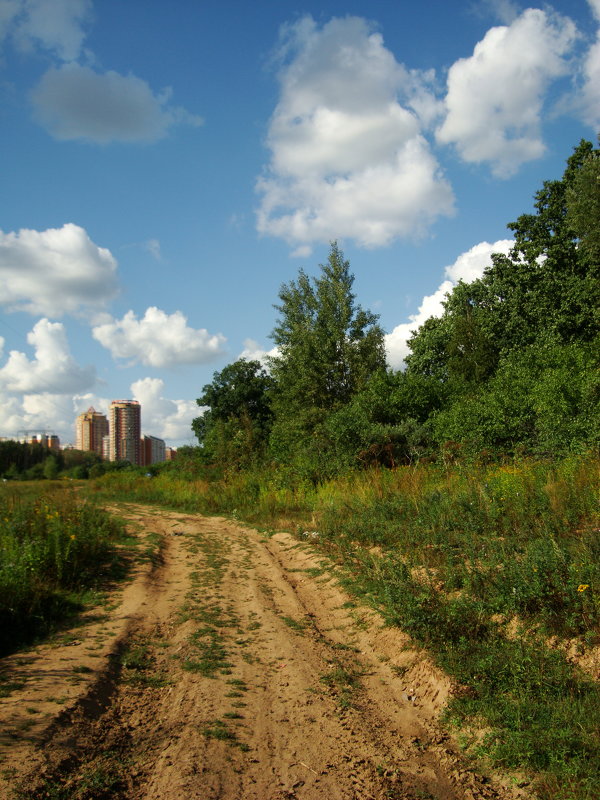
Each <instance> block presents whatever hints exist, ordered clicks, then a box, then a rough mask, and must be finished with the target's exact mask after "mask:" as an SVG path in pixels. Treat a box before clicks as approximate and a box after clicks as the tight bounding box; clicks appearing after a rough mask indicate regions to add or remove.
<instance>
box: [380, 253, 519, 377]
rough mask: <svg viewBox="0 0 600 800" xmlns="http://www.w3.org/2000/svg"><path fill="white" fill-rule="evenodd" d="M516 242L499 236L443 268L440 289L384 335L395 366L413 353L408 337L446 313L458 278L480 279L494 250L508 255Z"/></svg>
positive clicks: (466, 280) (391, 361)
mask: <svg viewBox="0 0 600 800" xmlns="http://www.w3.org/2000/svg"><path fill="white" fill-rule="evenodd" d="M513 245H514V242H513V241H512V239H500V240H499V241H497V242H494V243H493V244H490V243H489V242H480V243H479V244H476V245H474V246H473V247H471V249H470V250H467V251H466V252H465V253H461V255H459V256H458V258H457V259H456V261H455V262H454V263H453V264H450V265H449V266H447V267H446V268H445V270H444V274H445V280H444V281H443V282H442V283H441V284H440V286H439V287H438V289H437V290H436V291H435V292H434V293H433V294H430V295H426V296H425V297H424V298H423V300H422V301H421V305H420V306H419V310H418V311H417V313H416V314H411V315H410V317H409V320H408V322H403V323H401V324H400V325H397V326H396V327H395V328H394V330H393V331H391V333H388V334H387V335H386V337H385V345H386V350H387V357H388V362H389V364H390V366H391V367H393V368H394V369H401V367H402V366H403V364H404V360H405V359H406V356H407V355H408V354H409V353H410V350H409V347H408V344H407V342H408V340H409V339H410V338H411V336H412V333H413V331H416V330H417V329H418V328H420V327H421V325H422V324H423V323H424V322H425V321H426V320H428V319H429V318H430V317H441V316H442V314H443V313H444V306H443V303H444V300H445V299H446V295H447V294H448V293H449V292H451V291H452V289H453V288H454V286H456V284H457V283H458V282H459V281H464V282H465V283H471V282H472V281H474V280H477V279H478V278H481V276H482V275H483V272H484V270H485V268H486V267H488V266H490V265H491V263H492V260H491V256H492V253H504V254H507V253H508V252H509V250H510V249H511V247H512V246H513Z"/></svg>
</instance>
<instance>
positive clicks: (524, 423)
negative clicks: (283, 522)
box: [192, 141, 600, 480]
mask: <svg viewBox="0 0 600 800" xmlns="http://www.w3.org/2000/svg"><path fill="white" fill-rule="evenodd" d="M534 208H535V212H534V213H529V214H523V215H521V216H520V217H518V219H517V220H516V221H515V222H511V223H509V225H508V228H509V229H510V230H511V231H513V234H514V246H513V248H512V250H511V251H510V253H509V254H508V255H503V254H494V255H493V256H492V259H491V264H490V265H489V266H488V267H487V268H486V269H485V271H484V273H483V275H482V277H481V278H479V279H478V280H475V281H473V282H471V283H465V282H462V281H461V282H459V283H458V284H457V285H456V286H455V287H454V288H453V290H452V291H451V292H450V293H449V294H448V295H447V296H446V299H445V302H444V311H443V314H442V315H441V316H440V317H437V318H431V319H429V320H427V321H426V322H425V323H424V324H423V325H422V326H421V327H420V328H419V329H418V330H416V331H414V332H413V335H412V337H411V339H410V340H409V342H408V345H409V348H410V354H409V356H408V357H407V359H406V366H405V369H404V370H401V371H394V370H392V369H390V368H389V366H388V365H387V363H386V357H385V348H384V332H383V330H382V328H381V327H380V325H379V323H378V317H377V315H375V314H373V313H371V312H370V311H367V310H364V309H363V308H361V307H360V306H359V305H357V303H356V297H355V295H354V293H353V291H352V286H353V280H354V278H353V276H352V274H351V272H350V265H349V263H348V261H346V260H345V259H344V255H343V253H342V251H341V250H340V248H339V247H338V245H337V244H336V243H333V244H332V245H331V248H330V252H329V257H328V260H327V263H326V264H324V265H321V267H320V274H319V275H318V276H317V277H315V278H311V277H310V276H309V275H307V274H306V273H305V272H304V271H303V270H300V272H299V274H298V276H297V278H296V280H292V281H290V282H289V283H287V284H284V285H283V286H282V287H281V289H280V291H279V303H278V304H277V305H276V306H275V308H276V309H277V311H278V312H279V317H278V320H277V323H276V325H275V328H274V330H273V333H272V335H271V336H272V339H273V341H274V343H275V345H276V348H277V350H276V355H275V356H273V357H272V358H270V359H269V360H268V363H267V365H266V366H265V365H263V364H261V363H260V362H258V361H246V360H240V361H236V362H234V363H232V364H229V365H227V366H226V367H225V368H224V369H223V370H221V371H220V372H216V373H215V374H214V377H213V380H212V382H211V383H210V384H207V385H206V386H204V387H203V390H202V394H201V396H200V397H199V398H198V400H197V403H198V405H199V406H200V407H202V408H203V413H202V414H201V415H200V416H199V417H197V418H196V419H195V420H194V422H193V424H192V428H193V430H194V432H195V434H196V436H197V438H198V441H199V445H200V446H199V448H198V451H197V454H196V455H197V457H199V458H200V459H201V460H202V461H203V462H205V463H206V464H211V465H213V466H215V467H217V468H218V469H228V470H236V469H244V468H249V467H253V466H265V467H266V466H273V467H275V468H277V469H278V470H283V471H284V472H285V471H288V472H289V473H290V474H293V475H296V476H297V477H299V478H301V479H310V480H319V479H322V478H325V477H328V476H331V475H333V474H336V473H339V472H341V471H344V470H347V469H349V468H352V467H357V466H367V465H372V464H380V465H387V466H394V465H397V464H402V463H410V462H413V461H415V460H417V459H421V458H425V457H426V458H439V457H443V458H456V457H458V456H459V455H463V456H466V457H479V458H481V457H494V456H497V455H514V454H518V453H521V454H526V453H528V454H547V455H560V454H565V453H568V452H573V451H581V450H585V449H589V448H593V447H597V446H598V444H599V443H600V422H599V413H598V409H599V405H600V403H599V401H600V370H599V367H600V348H599V343H600V340H599V330H600V326H599V322H600V150H598V149H595V148H594V147H593V145H592V144H591V143H590V142H587V141H581V142H580V144H579V145H578V146H577V147H576V148H575V150H574V152H573V154H572V155H571V157H570V158H569V159H568V161H567V165H566V169H565V172H564V175H563V177H562V178H561V179H560V180H553V181H546V182H544V184H543V186H542V188H541V189H540V190H539V191H538V192H537V193H536V195H535V206H534Z"/></svg>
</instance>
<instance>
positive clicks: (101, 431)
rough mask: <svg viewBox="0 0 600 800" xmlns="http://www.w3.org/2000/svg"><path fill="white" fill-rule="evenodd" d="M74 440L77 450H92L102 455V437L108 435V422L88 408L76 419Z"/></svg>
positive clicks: (91, 408)
mask: <svg viewBox="0 0 600 800" xmlns="http://www.w3.org/2000/svg"><path fill="white" fill-rule="evenodd" d="M75 434H76V437H75V440H76V445H75V446H76V447H77V449H78V450H92V451H93V452H94V453H98V455H99V456H101V455H102V437H103V436H107V435H108V420H107V418H106V416H105V415H104V414H99V413H98V412H97V411H96V409H95V408H93V407H90V408H88V410H87V411H85V412H84V413H83V414H80V415H79V416H78V417H77V422H76V423H75Z"/></svg>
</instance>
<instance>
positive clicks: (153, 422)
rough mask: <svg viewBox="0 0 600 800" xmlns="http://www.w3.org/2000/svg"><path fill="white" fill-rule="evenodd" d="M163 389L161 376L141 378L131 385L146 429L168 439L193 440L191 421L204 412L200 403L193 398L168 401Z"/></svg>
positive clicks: (147, 432) (145, 431)
mask: <svg viewBox="0 0 600 800" xmlns="http://www.w3.org/2000/svg"><path fill="white" fill-rule="evenodd" d="M164 389H165V383H164V381H163V380H161V379H160V378H142V379H141V380H139V381H135V382H134V383H132V384H131V392H132V395H133V398H134V399H135V400H138V401H139V403H140V405H141V407H142V429H143V432H144V433H146V434H150V435H151V436H158V437H159V438H160V439H165V440H168V441H169V442H187V441H189V440H192V439H193V438H194V436H193V433H192V429H191V425H192V420H193V419H194V418H195V417H197V416H199V414H200V413H201V410H200V408H199V407H198V404H197V403H196V402H195V401H194V400H169V399H168V398H166V397H163V394H164Z"/></svg>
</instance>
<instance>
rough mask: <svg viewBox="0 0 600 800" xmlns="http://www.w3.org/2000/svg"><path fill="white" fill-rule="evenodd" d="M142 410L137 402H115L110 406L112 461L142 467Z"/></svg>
mask: <svg viewBox="0 0 600 800" xmlns="http://www.w3.org/2000/svg"><path fill="white" fill-rule="evenodd" d="M141 428H142V409H141V406H140V404H139V403H138V401H137V400H113V401H112V403H111V404H110V426H109V430H110V434H109V435H110V460H111V461H121V460H125V461H129V462H131V463H132V464H136V465H140V464H141V463H142V461H141V452H140V450H141V448H140V437H141Z"/></svg>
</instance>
